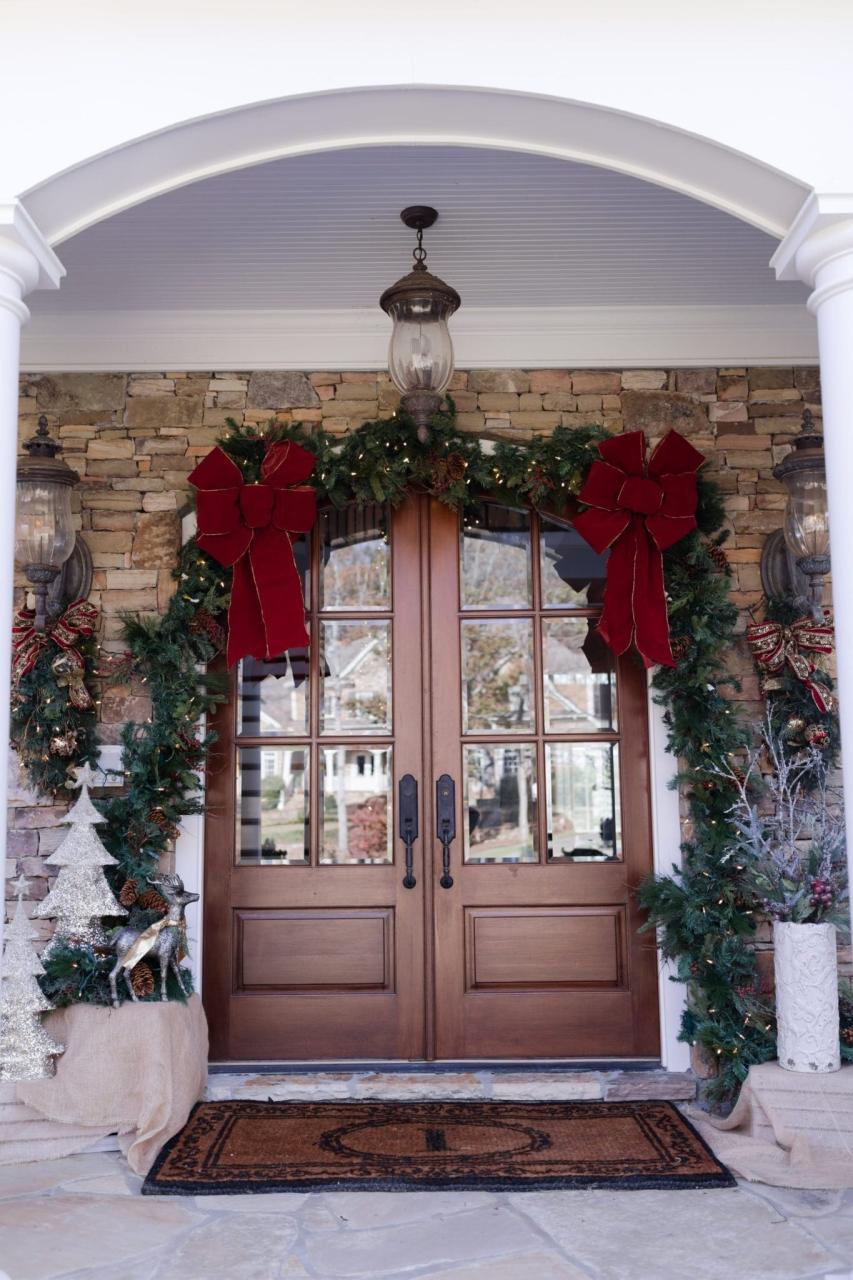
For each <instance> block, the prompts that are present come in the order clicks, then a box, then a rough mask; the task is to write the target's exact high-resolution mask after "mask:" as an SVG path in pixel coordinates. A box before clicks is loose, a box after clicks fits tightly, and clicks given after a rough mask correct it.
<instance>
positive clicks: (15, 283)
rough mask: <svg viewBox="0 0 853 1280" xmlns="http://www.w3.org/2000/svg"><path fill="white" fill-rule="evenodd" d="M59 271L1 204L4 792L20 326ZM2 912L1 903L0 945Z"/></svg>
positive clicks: (18, 215)
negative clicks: (29, 300) (28, 300)
mask: <svg viewBox="0 0 853 1280" xmlns="http://www.w3.org/2000/svg"><path fill="white" fill-rule="evenodd" d="M64 274H65V271H64V268H63V266H62V264H61V263H60V261H59V259H58V258H57V257H56V255H55V254H54V252H53V250H52V249H51V248H50V246H49V245H48V244H47V242H46V241H45V240H44V238H43V237H42V235H41V232H40V231H39V230H38V228H37V227H36V225H35V223H34V222H33V221H32V219H31V218H30V217H29V215H28V214H27V213H26V212H25V210H24V208H23V206H22V205H21V204H20V203H19V202H18V201H11V202H9V203H7V204H2V203H0V779H2V783H3V788H4V793H5V787H6V779H7V778H8V776H9V773H8V770H9V703H10V697H11V688H10V675H11V672H10V667H11V657H12V582H13V575H14V570H15V471H16V467H17V455H18V376H19V368H20V364H19V353H20V345H21V325H22V324H24V323H25V322H26V321H27V320H28V319H29V314H30V313H29V311H28V310H27V308H26V306H25V305H24V301H23V299H24V298H25V297H26V295H27V294H28V293H30V292H31V290H33V289H45V288H47V289H58V288H59V281H60V280H61V278H62V276H63V275H64ZM0 868H2V869H3V875H4V876H5V868H6V815H5V812H4V813H3V821H2V822H0ZM0 882H2V877H0ZM4 890H5V885H4ZM3 901H5V892H4V898H3ZM3 916H4V913H3V910H2V905H0V945H2V933H3Z"/></svg>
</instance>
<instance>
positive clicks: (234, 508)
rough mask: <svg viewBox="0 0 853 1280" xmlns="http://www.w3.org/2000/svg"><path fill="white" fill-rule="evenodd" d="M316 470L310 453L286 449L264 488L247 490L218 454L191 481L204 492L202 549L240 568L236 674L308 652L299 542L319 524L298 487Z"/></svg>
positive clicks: (234, 628)
mask: <svg viewBox="0 0 853 1280" xmlns="http://www.w3.org/2000/svg"><path fill="white" fill-rule="evenodd" d="M314 465H315V459H314V455H313V454H312V453H310V452H309V450H307V449H303V448H302V447H301V445H298V444H295V443H294V442H293V441H290V440H288V441H278V442H277V443H275V444H273V445H270V446H269V448H268V449H267V452H266V456H265V457H264V460H263V463H262V464H261V477H262V482H261V483H260V484H245V483H244V481H243V476H242V472H241V471H240V468H239V467H238V466H237V465H236V463H234V461H233V460H232V459H231V458H229V457H228V455H227V453H225V451H224V450H223V449H220V448H219V447H218V446H217V447H216V448H215V449H212V450H211V452H210V453H209V454H208V455H207V456H206V457H205V458H204V459H203V460H202V461H201V462H200V463H199V465H198V466H197V467H196V469H195V470H194V471H193V472H192V474H191V475H190V477H189V481H190V484H192V485H194V486H195V488H196V490H197V502H196V511H197V515H198V533H197V534H196V542H197V543H198V545H199V546H200V547H201V548H202V550H204V551H207V552H209V553H210V555H212V556H213V557H214V559H216V560H218V561H219V563H220V564H224V565H233V567H234V579H233V583H232V588H231V604H230V606H229V609H228V665H229V666H234V664H235V663H236V662H238V661H239V660H240V658H245V657H247V656H249V655H251V656H252V657H255V658H267V659H269V658H274V657H277V656H278V655H279V654H280V653H283V652H284V651H285V650H286V649H292V648H301V647H302V646H304V645H307V644H308V632H307V631H306V629H305V603H304V600H303V598H302V583H301V581H300V577H299V572H298V570H297V568H296V561H295V560H294V557H293V546H292V543H291V538H292V536H294V535H296V534H298V533H306V532H307V531H308V530H309V529H310V528H311V527H312V526H313V524H314V519H315V516H316V494H315V492H314V490H313V489H311V488H294V487H293V486H295V485H299V484H300V483H301V482H302V481H304V480H307V479H308V477H309V476H310V475H311V473H312V472H313V470H314ZM235 473H236V480H235Z"/></svg>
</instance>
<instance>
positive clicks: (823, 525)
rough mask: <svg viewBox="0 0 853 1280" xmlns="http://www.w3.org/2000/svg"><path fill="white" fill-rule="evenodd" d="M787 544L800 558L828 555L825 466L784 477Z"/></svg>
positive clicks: (799, 471)
mask: <svg viewBox="0 0 853 1280" xmlns="http://www.w3.org/2000/svg"><path fill="white" fill-rule="evenodd" d="M785 484H786V486H787V489H788V504H787V506H786V508H785V525H784V528H785V541H786V542H787V544H788V547H789V548H790V550H791V552H792V554H793V555H794V556H795V557H796V558H797V559H798V560H802V559H804V558H812V557H821V558H822V557H826V556H828V555H829V514H828V511H827V502H826V475H825V473H824V469H823V466H822V465H820V464H819V465H816V466H815V467H808V468H803V469H802V470H797V471H795V472H793V473H792V474H791V475H788V476H786V477H785Z"/></svg>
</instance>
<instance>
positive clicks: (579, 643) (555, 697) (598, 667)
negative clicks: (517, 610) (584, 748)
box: [542, 618, 616, 733]
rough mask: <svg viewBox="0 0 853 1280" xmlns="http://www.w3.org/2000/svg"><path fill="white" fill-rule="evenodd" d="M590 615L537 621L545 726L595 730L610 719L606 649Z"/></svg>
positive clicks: (612, 689)
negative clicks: (539, 632) (543, 684)
mask: <svg viewBox="0 0 853 1280" xmlns="http://www.w3.org/2000/svg"><path fill="white" fill-rule="evenodd" d="M597 627H598V621H597V619H595V618H546V619H545V620H544V621H543V623H542V650H543V652H542V669H543V674H544V678H545V732H546V733H598V732H600V731H602V730H604V731H606V730H608V729H612V728H613V727H614V725H615V723H616V683H615V679H614V675H613V655H612V651H611V650H610V649H609V648H608V646H607V645H606V644H605V643H604V640H603V639H602V637H601V635H600V634H599V632H598V630H597Z"/></svg>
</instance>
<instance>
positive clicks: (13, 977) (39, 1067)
mask: <svg viewBox="0 0 853 1280" xmlns="http://www.w3.org/2000/svg"><path fill="white" fill-rule="evenodd" d="M26 887H27V881H26V880H25V879H24V877H23V876H20V877H19V878H18V879H17V880H16V881H13V883H12V889H13V890H14V891H15V892H16V893H17V895H18V902H17V905H16V907H15V914H14V916H13V917H12V923H11V924H10V925H9V928H8V930H7V934H6V946H5V949H4V952H3V964H2V970H3V980H2V985H0V1080H42V1079H44V1078H45V1077H46V1076H52V1075H53V1073H54V1070H55V1066H54V1061H53V1059H54V1056H55V1055H56V1054H58V1053H62V1052H63V1050H64V1045H61V1044H57V1043H56V1041H55V1040H51V1038H50V1036H49V1035H48V1034H47V1032H46V1031H45V1029H44V1027H43V1026H42V1025H41V1015H42V1013H45V1012H47V1010H48V1009H52V1008H53V1005H52V1004H51V1003H50V1001H49V1000H48V999H47V998H46V997H45V996H44V995H43V993H42V989H41V987H40V986H39V984H38V980H37V979H38V975H39V974H41V973H44V966H43V965H42V963H41V961H40V960H39V958H38V956H37V955H36V953H35V951H34V950H33V946H32V940H33V938H36V937H38V933H37V932H36V931H35V930H34V929H33V927H32V925H31V923H30V921H29V920H28V919H27V914H26V911H25V910H24V891H25V890H26Z"/></svg>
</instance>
